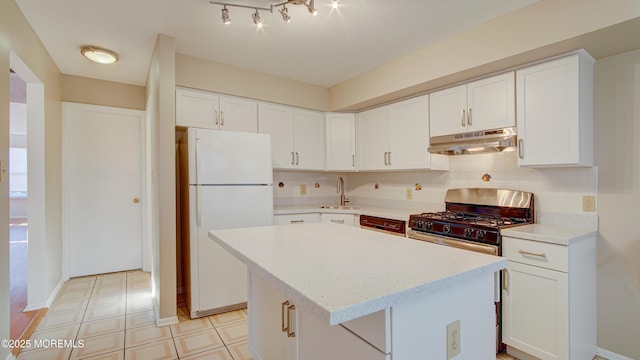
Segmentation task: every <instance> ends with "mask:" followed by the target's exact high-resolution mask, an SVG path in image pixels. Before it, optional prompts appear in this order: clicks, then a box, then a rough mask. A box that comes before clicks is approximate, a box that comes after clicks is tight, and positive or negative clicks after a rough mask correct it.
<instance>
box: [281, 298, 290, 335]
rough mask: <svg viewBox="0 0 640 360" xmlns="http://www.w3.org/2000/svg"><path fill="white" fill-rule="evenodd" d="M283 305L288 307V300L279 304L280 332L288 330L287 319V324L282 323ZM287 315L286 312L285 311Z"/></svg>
mask: <svg viewBox="0 0 640 360" xmlns="http://www.w3.org/2000/svg"><path fill="white" fill-rule="evenodd" d="M285 307H289V301H288V300H287V301H285V302H283V303H282V305H280V327H281V331H282V332H288V331H289V323H290V322H289V321H288V320H287V325H286V326H285V325H284V309H285ZM287 315H288V313H287Z"/></svg>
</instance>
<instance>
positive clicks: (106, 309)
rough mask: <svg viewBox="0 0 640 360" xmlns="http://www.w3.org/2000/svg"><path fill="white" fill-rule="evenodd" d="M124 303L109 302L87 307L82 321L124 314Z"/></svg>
mask: <svg viewBox="0 0 640 360" xmlns="http://www.w3.org/2000/svg"><path fill="white" fill-rule="evenodd" d="M125 309H126V305H125V304H109V305H105V306H101V307H96V308H90V309H87V313H86V314H85V316H84V321H96V320H101V319H106V318H109V317H115V316H123V315H126V311H125Z"/></svg>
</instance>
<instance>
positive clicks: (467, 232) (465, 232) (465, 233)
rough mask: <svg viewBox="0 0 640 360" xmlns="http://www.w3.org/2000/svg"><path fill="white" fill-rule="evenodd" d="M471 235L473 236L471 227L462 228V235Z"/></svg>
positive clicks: (468, 236)
mask: <svg viewBox="0 0 640 360" xmlns="http://www.w3.org/2000/svg"><path fill="white" fill-rule="evenodd" d="M471 236H473V229H472V228H466V229H464V237H467V238H470V237H471Z"/></svg>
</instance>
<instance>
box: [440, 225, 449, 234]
mask: <svg viewBox="0 0 640 360" xmlns="http://www.w3.org/2000/svg"><path fill="white" fill-rule="evenodd" d="M442 231H444V232H445V233H447V234H448V233H450V232H451V226H450V225H444V226H443V227H442Z"/></svg>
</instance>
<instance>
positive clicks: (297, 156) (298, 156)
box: [296, 152, 300, 165]
mask: <svg viewBox="0 0 640 360" xmlns="http://www.w3.org/2000/svg"><path fill="white" fill-rule="evenodd" d="M298 160H300V154H298V153H297V152H296V165H298V164H299V163H300V162H299V161H298Z"/></svg>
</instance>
